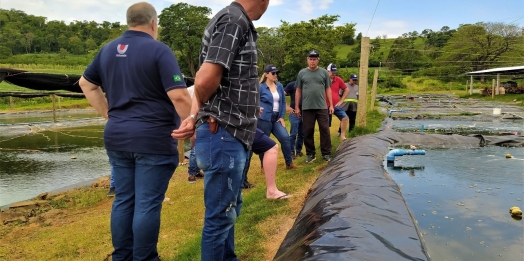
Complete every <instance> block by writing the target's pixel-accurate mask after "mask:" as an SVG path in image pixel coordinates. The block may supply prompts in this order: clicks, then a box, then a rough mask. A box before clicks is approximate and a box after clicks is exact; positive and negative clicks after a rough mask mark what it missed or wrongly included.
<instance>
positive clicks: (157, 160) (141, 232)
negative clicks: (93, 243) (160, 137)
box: [107, 150, 178, 261]
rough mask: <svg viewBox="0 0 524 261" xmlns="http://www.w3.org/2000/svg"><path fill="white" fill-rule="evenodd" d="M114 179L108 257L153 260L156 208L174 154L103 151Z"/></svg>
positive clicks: (174, 163) (172, 168)
mask: <svg viewBox="0 0 524 261" xmlns="http://www.w3.org/2000/svg"><path fill="white" fill-rule="evenodd" d="M107 156H108V157H109V162H110V163H111V169H112V173H111V174H112V177H113V178H114V180H115V192H116V197H115V201H113V208H112V210H111V239H112V242H113V247H114V251H113V254H112V259H113V260H115V261H117V260H157V258H158V252H157V243H158V232H159V230H160V211H161V209H162V202H163V201H164V195H165V193H166V190H167V186H168V184H169V179H171V176H173V172H174V171H175V168H176V166H177V165H178V155H158V154H145V153H134V152H124V151H111V150H108V151H107Z"/></svg>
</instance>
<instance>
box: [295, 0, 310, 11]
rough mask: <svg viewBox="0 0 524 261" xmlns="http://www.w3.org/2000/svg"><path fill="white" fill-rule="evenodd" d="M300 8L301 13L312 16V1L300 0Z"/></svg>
mask: <svg viewBox="0 0 524 261" xmlns="http://www.w3.org/2000/svg"><path fill="white" fill-rule="evenodd" d="M298 6H300V13H302V14H311V13H312V12H313V2H312V1H311V0H300V1H298Z"/></svg>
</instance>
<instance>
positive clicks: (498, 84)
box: [495, 73, 500, 95]
mask: <svg viewBox="0 0 524 261" xmlns="http://www.w3.org/2000/svg"><path fill="white" fill-rule="evenodd" d="M499 88H500V74H499V73H497V86H495V92H496V93H497V95H499V94H500V91H499Z"/></svg>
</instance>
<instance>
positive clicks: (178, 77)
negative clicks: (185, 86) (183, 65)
mask: <svg viewBox="0 0 524 261" xmlns="http://www.w3.org/2000/svg"><path fill="white" fill-rule="evenodd" d="M173 80H175V82H181V81H182V76H180V75H178V74H175V75H173Z"/></svg>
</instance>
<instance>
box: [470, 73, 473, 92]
mask: <svg viewBox="0 0 524 261" xmlns="http://www.w3.org/2000/svg"><path fill="white" fill-rule="evenodd" d="M472 94H473V75H471V80H470V81H469V95H472Z"/></svg>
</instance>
